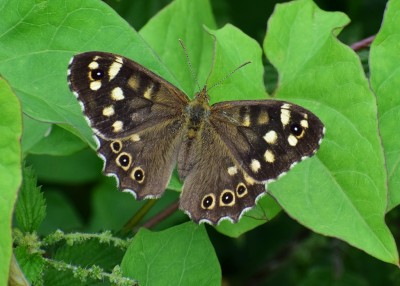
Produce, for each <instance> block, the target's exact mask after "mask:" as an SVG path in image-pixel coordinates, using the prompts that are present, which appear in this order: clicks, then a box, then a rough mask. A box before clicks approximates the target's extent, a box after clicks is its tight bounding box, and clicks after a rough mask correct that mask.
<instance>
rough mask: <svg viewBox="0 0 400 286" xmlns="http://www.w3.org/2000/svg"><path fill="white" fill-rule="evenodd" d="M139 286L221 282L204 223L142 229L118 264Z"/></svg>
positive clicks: (212, 283) (219, 283) (216, 261)
mask: <svg viewBox="0 0 400 286" xmlns="http://www.w3.org/2000/svg"><path fill="white" fill-rule="evenodd" d="M121 268H122V271H123V273H124V275H126V276H129V277H132V278H134V279H136V280H138V281H139V283H140V285H143V286H144V285H153V286H157V285H160V286H161V285H177V286H178V285H210V286H212V285H221V269H220V267H219V263H218V259H217V256H216V255H215V252H214V249H213V247H212V244H211V242H210V240H209V238H208V236H207V232H206V230H205V228H204V225H200V226H199V225H195V224H194V223H193V222H188V223H184V224H181V225H178V226H175V227H172V228H169V229H167V230H164V231H160V232H157V233H153V232H151V231H149V230H146V229H141V230H140V231H139V232H138V233H137V234H136V236H135V237H134V239H133V241H132V244H131V245H130V247H129V248H128V250H127V252H126V253H125V256H124V258H123V260H122V264H121Z"/></svg>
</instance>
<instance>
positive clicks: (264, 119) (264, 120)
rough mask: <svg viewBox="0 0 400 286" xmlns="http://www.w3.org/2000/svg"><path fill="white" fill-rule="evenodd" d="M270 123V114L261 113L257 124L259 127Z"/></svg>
mask: <svg viewBox="0 0 400 286" xmlns="http://www.w3.org/2000/svg"><path fill="white" fill-rule="evenodd" d="M268 121H269V117H268V113H267V112H265V111H264V112H261V113H260V115H259V116H258V118H257V123H258V124H259V125H263V124H267V123H268Z"/></svg>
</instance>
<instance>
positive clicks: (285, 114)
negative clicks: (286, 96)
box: [281, 103, 290, 126]
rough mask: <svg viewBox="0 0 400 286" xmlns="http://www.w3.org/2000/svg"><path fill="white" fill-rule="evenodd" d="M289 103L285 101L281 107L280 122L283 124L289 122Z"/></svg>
mask: <svg viewBox="0 0 400 286" xmlns="http://www.w3.org/2000/svg"><path fill="white" fill-rule="evenodd" d="M289 107H290V104H287V103H285V104H284V105H282V107H281V122H282V124H283V126H285V125H288V123H289V122H290V110H289Z"/></svg>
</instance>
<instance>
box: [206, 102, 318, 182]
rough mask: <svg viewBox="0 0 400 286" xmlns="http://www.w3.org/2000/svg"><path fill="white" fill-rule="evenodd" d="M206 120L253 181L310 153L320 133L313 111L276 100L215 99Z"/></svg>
mask: <svg viewBox="0 0 400 286" xmlns="http://www.w3.org/2000/svg"><path fill="white" fill-rule="evenodd" d="M210 121H211V124H212V125H213V127H214V130H215V131H216V132H217V133H218V134H219V136H220V137H221V139H222V141H223V142H224V143H225V144H226V146H228V148H229V150H230V152H231V153H232V155H233V157H234V158H235V159H236V161H237V162H240V166H241V167H242V168H243V169H244V171H245V172H246V173H247V174H248V175H249V176H250V177H252V178H253V179H254V180H256V181H257V182H267V181H268V180H273V179H276V178H277V177H278V176H279V175H281V174H283V173H285V172H286V171H288V170H289V169H290V168H291V167H292V166H293V165H294V164H295V163H297V162H299V161H301V160H303V159H305V158H307V157H309V156H312V155H313V154H314V153H315V152H316V150H317V149H318V147H319V144H320V143H321V140H322V137H323V133H324V126H323V124H322V122H321V121H320V120H319V119H318V117H316V116H315V115H314V114H313V113H311V112H310V111H308V110H306V109H304V108H302V107H300V106H298V105H295V104H291V103H288V102H284V101H277V100H260V101H231V102H222V103H217V104H215V105H213V106H212V108H211V120H210Z"/></svg>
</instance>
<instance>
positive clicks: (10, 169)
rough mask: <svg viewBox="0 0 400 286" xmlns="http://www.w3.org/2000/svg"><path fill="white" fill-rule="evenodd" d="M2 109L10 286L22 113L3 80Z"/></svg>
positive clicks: (2, 229)
mask: <svg viewBox="0 0 400 286" xmlns="http://www.w3.org/2000/svg"><path fill="white" fill-rule="evenodd" d="M0 109H1V120H0V134H1V136H0V190H1V191H0V206H1V207H0V218H1V219H0V285H7V279H8V271H9V267H10V261H11V254H12V239H11V221H12V212H13V209H14V203H15V200H16V198H17V192H18V189H19V187H20V184H21V179H22V178H21V177H22V176H21V144H20V139H21V134H22V114H21V107H20V104H19V101H18V99H17V97H16V96H15V94H14V93H13V91H12V90H11V88H10V86H9V85H8V84H7V82H6V81H5V80H4V79H1V78H0Z"/></svg>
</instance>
